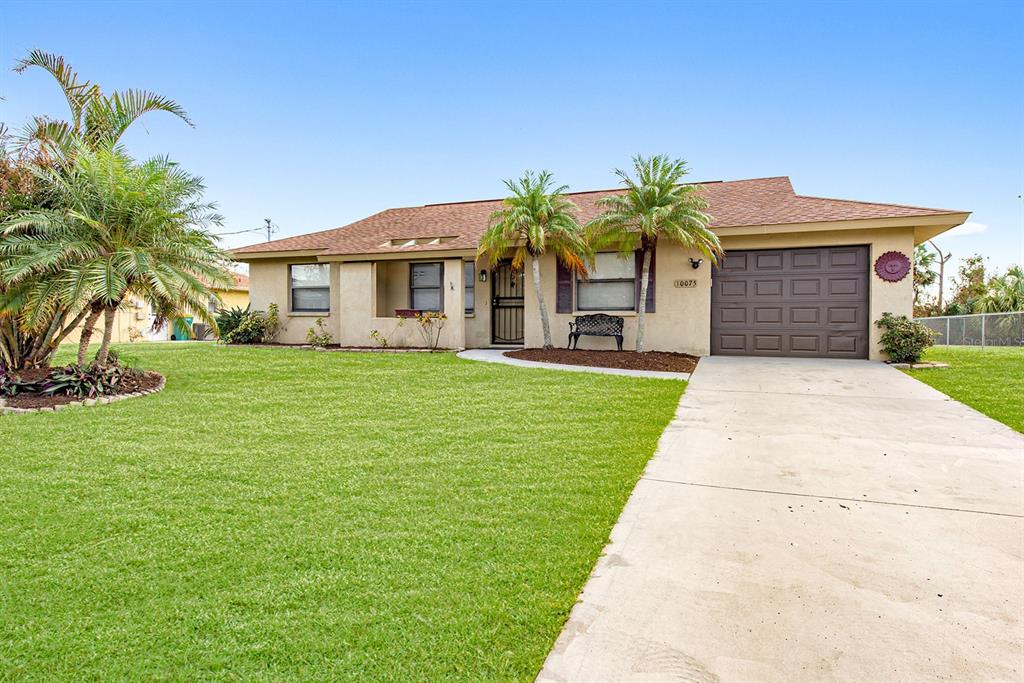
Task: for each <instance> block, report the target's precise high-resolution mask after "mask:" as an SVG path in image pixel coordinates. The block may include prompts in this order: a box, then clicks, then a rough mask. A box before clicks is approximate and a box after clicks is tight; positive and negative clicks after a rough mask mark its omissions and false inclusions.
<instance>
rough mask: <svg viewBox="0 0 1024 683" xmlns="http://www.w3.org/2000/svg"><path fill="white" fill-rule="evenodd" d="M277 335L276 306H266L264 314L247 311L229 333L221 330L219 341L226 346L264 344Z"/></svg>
mask: <svg viewBox="0 0 1024 683" xmlns="http://www.w3.org/2000/svg"><path fill="white" fill-rule="evenodd" d="M276 335H277V304H270V305H269V306H267V310H266V312H263V311H247V312H246V313H245V314H244V315H243V316H242V319H241V321H239V323H238V325H237V326H236V327H235V328H234V329H233V330H231V331H230V332H227V333H225V332H224V330H223V329H222V330H221V337H220V338H221V339H222V340H223V341H224V342H226V343H228V344H265V343H268V342H272V341H274V337H275V336H276Z"/></svg>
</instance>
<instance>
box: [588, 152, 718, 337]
mask: <svg viewBox="0 0 1024 683" xmlns="http://www.w3.org/2000/svg"><path fill="white" fill-rule="evenodd" d="M633 170H634V172H635V174H636V178H633V177H631V176H630V175H629V174H628V173H626V172H625V171H622V170H618V169H616V170H615V175H617V176H618V177H619V179H620V180H621V181H622V184H623V185H624V186H625V188H626V191H625V192H624V193H622V194H618V195H611V196H608V197H603V198H601V199H600V200H598V202H599V205H600V206H602V207H604V212H603V213H602V214H600V215H599V216H598V217H597V218H595V219H594V220H593V221H591V222H590V224H588V226H587V232H588V237H589V241H590V243H591V246H592V247H593V248H595V249H600V248H602V247H608V246H613V245H614V246H615V247H617V248H618V250H619V253H620V255H621V256H622V257H623V258H630V257H632V255H633V253H634V252H636V251H637V250H638V249H640V250H642V251H643V266H642V267H641V272H640V305H639V306H638V309H639V310H638V311H637V332H636V350H637V351H643V350H644V334H645V332H646V329H647V315H646V313H647V306H646V305H645V302H646V301H647V287H648V280H649V278H650V273H651V254H652V253H653V251H654V249H655V247H656V246H657V244H658V241H659V240H668V241H670V242H676V243H677V244H679V245H681V246H683V247H685V248H687V249H696V250H697V251H698V252H700V253H701V254H703V255H704V256H705V257H706V258H707V259H708V260H709V261H710V262H711V263H712V264H715V263H717V262H718V257H719V256H721V255H722V253H723V251H722V245H721V243H720V242H719V241H718V236H717V235H715V233H713V232H712V231H711V230H710V229H709V228H708V223H709V222H710V221H711V217H710V216H708V215H707V214H706V213H704V210H705V209H706V208H707V202H705V201H704V198H703V197H701V195H700V190H699V188H698V187H697V186H696V185H683V184H682V180H683V178H684V177H685V176H686V175H687V174H688V173H689V169H688V168H687V166H686V162H685V161H683V160H682V159H670V158H669V157H668V156H667V155H658V156H654V157H650V158H644V157H642V156H640V155H637V156H635V157H633Z"/></svg>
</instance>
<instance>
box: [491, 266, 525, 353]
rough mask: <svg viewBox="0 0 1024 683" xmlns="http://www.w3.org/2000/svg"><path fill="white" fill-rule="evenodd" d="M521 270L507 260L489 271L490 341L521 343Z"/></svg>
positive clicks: (522, 280)
mask: <svg viewBox="0 0 1024 683" xmlns="http://www.w3.org/2000/svg"><path fill="white" fill-rule="evenodd" d="M524 282H525V278H524V277H523V272H522V271H518V272H517V271H515V270H513V269H512V264H511V263H509V262H505V263H501V264H498V266H497V267H496V268H495V269H494V271H493V272H492V273H491V343H493V344H522V343H523V283H524Z"/></svg>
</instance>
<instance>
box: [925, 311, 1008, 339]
mask: <svg viewBox="0 0 1024 683" xmlns="http://www.w3.org/2000/svg"><path fill="white" fill-rule="evenodd" d="M917 321H918V322H920V323H924V324H925V325H927V326H928V327H930V328H931V329H933V330H935V331H936V332H938V333H939V336H938V337H937V338H936V339H935V345H936V346H1024V312H1017V313H975V314H973V315H940V316H936V317H934V318H917Z"/></svg>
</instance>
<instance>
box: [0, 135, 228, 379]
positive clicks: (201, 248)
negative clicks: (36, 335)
mask: <svg viewBox="0 0 1024 683" xmlns="http://www.w3.org/2000/svg"><path fill="white" fill-rule="evenodd" d="M46 173H47V174H48V175H49V179H48V180H49V183H50V185H51V186H52V187H53V190H54V193H55V195H56V197H57V201H56V202H55V205H56V206H57V207H59V208H56V209H44V210H34V211H23V212H19V213H16V214H14V215H13V216H12V217H10V218H9V219H8V220H7V221H5V222H4V223H2V224H0V237H2V238H3V239H0V278H2V279H3V280H4V281H6V282H8V283H10V284H11V290H10V292H9V293H5V295H4V296H2V297H0V310H12V309H16V310H19V311H20V318H21V319H20V323H21V324H22V325H23V326H25V327H29V328H32V327H33V326H35V325H38V324H39V322H40V321H45V320H47V319H48V314H49V313H50V312H51V311H52V309H53V308H54V307H55V306H57V305H60V304H63V305H64V306H65V307H66V308H68V309H70V310H77V309H78V307H81V308H82V309H83V310H84V311H87V312H86V313H85V317H84V327H83V329H82V341H81V344H80V347H79V359H78V360H79V364H82V363H84V362H85V352H86V349H87V347H88V343H89V339H90V338H91V335H92V331H93V328H94V327H95V324H96V322H97V320H98V319H99V317H100V315H101V314H102V315H103V316H104V319H105V322H106V327H105V330H104V335H103V341H102V344H101V346H100V350H99V353H98V354H97V357H96V360H97V362H99V363H100V364H105V363H106V361H107V354H108V350H109V347H110V338H111V332H112V331H113V319H114V314H115V313H116V311H117V309H118V307H119V306H120V305H121V304H122V302H123V301H124V300H125V298H126V297H128V296H129V295H136V296H140V297H142V298H144V299H145V300H147V301H149V302H150V303H151V304H153V305H155V306H156V307H157V308H160V309H164V310H166V309H167V308H171V309H172V310H176V311H180V312H184V311H186V310H188V311H190V312H191V314H192V315H195V316H197V317H199V318H200V319H201V320H202V321H203V322H205V323H207V324H209V325H210V326H211V327H213V328H214V329H216V321H215V320H213V318H212V317H211V316H210V314H209V312H208V310H207V302H208V301H209V299H210V296H211V295H212V290H211V288H213V287H217V286H228V285H229V284H230V283H231V282H233V279H232V277H231V274H230V272H229V271H228V270H227V269H226V268H225V267H224V264H225V263H227V262H228V261H229V256H228V254H227V253H226V252H225V251H223V250H222V249H220V248H219V247H218V246H217V243H216V238H215V237H214V236H213V235H211V234H210V233H209V232H208V231H207V227H208V226H210V225H219V224H220V223H221V217H220V216H219V215H218V214H216V213H215V212H214V206H213V205H212V204H209V203H206V202H203V201H202V193H203V190H204V189H205V188H204V186H203V183H202V180H201V179H200V178H197V177H195V176H192V175H189V174H188V173H186V172H184V171H183V170H181V169H180V168H178V167H177V165H175V164H174V163H172V162H171V161H169V160H167V159H166V158H157V159H152V160H150V161H147V162H145V163H143V164H134V163H133V162H132V160H131V159H130V158H128V157H127V156H126V155H125V154H124V153H123V152H122V151H119V150H112V149H100V150H98V151H92V150H90V149H88V148H87V147H85V146H84V145H81V144H79V145H78V146H77V148H76V149H75V150H74V155H73V157H72V162H71V165H70V166H69V167H67V168H65V169H62V170H54V169H50V170H48V171H46Z"/></svg>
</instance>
